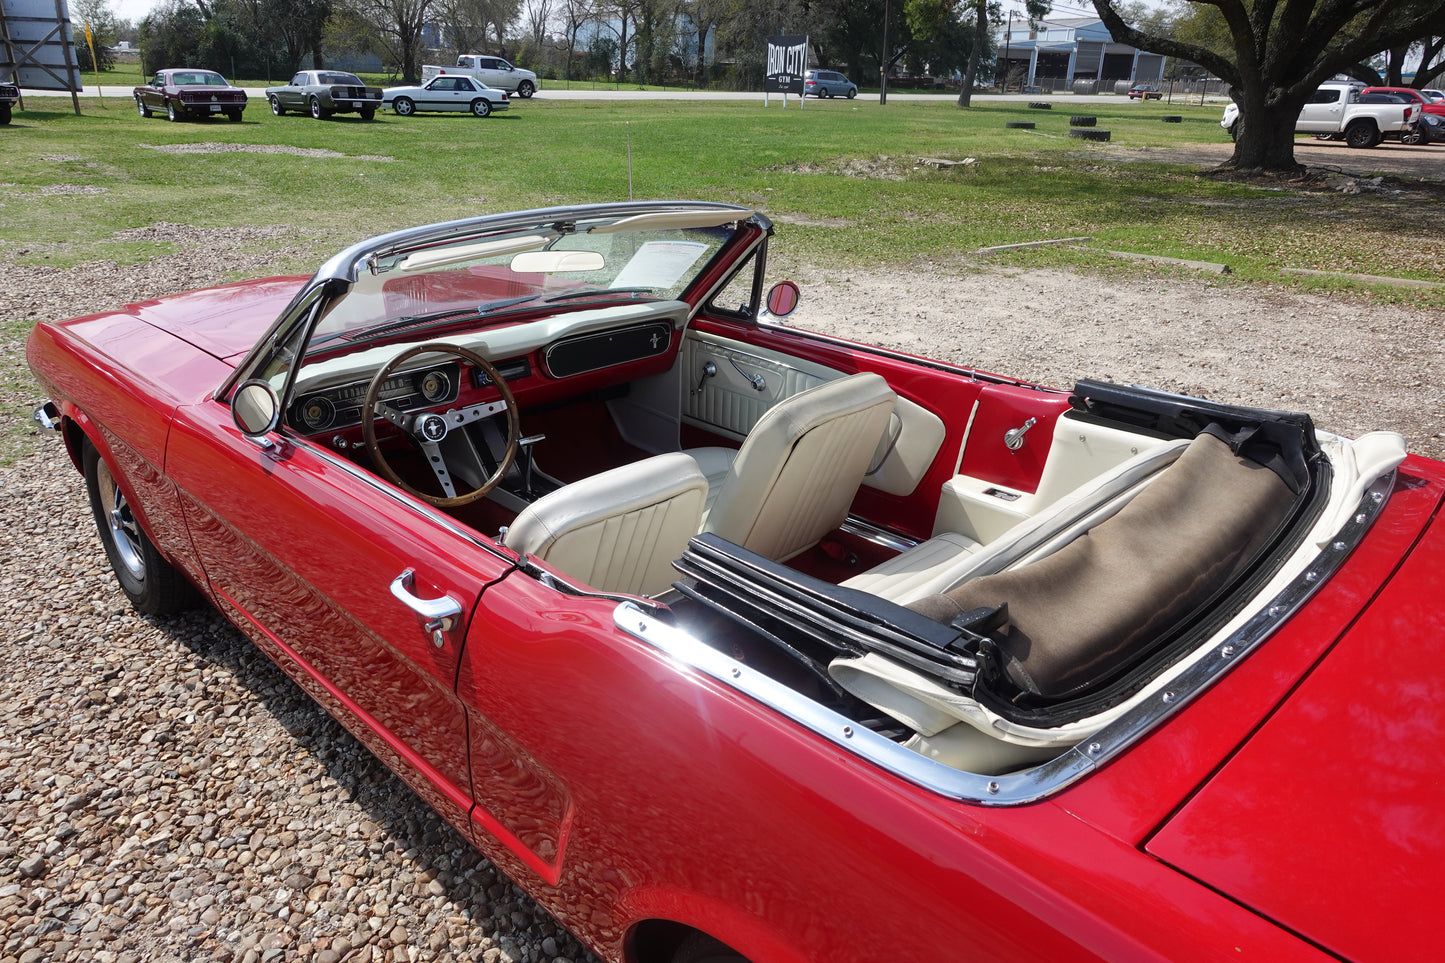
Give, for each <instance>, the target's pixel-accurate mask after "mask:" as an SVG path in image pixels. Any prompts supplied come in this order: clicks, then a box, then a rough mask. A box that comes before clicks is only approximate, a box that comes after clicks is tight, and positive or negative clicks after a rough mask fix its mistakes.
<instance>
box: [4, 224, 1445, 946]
mask: <svg viewBox="0 0 1445 963" xmlns="http://www.w3.org/2000/svg"><path fill="white" fill-rule="evenodd" d="M772 233H773V229H772V225H771V223H770V222H769V221H768V219H767V218H766V217H764V216H763V215H761V214H759V213H756V212H754V211H751V210H746V209H743V208H739V207H733V206H728V205H721V204H708V203H622V204H612V205H599V206H584V207H568V208H554V209H550V210H541V211H529V212H523V213H519V214H508V215H500V216H493V217H482V218H475V219H470V220H462V221H455V222H451V223H446V224H437V225H431V226H427V227H420V228H416V229H413V230H406V231H401V232H397V233H394V234H389V235H386V236H383V237H378V238H374V239H372V240H368V241H365V242H363V243H360V244H357V245H356V246H354V247H352V248H350V249H348V250H346V251H343V252H342V253H340V254H338V255H337V256H336V257H334V258H332V259H331V260H330V261H328V262H327V263H326V264H325V265H323V266H322V267H321V269H320V270H319V271H318V272H317V273H316V274H315V275H314V276H313V277H311V278H299V277H283V278H269V279H264V280H258V281H251V282H247V283H242V284H236V285H230V286H227V287H223V288H218V289H215V290H209V291H196V292H192V293H190V294H183V295H179V296H176V297H173V298H167V299H163V300H159V301H148V302H144V303H141V304H136V305H131V306H129V307H127V308H124V309H121V310H118V311H115V312H112V313H108V314H102V315H95V316H91V317H84V318H77V319H75V320H71V321H66V322H63V323H59V324H42V325H40V326H38V327H37V328H36V329H35V331H34V333H33V334H32V336H31V338H30V341H29V346H28V356H29V361H30V364H31V367H32V368H33V369H34V371H35V373H36V375H37V377H38V378H39V379H40V381H41V383H42V384H43V385H44V387H45V388H46V390H47V391H48V392H49V393H50V396H51V398H52V400H51V401H50V402H47V403H46V404H45V405H43V406H42V407H41V409H40V410H39V411H38V412H37V420H38V421H40V422H41V423H42V424H43V425H46V426H47V427H53V428H55V429H57V430H58V431H59V438H60V440H62V441H63V443H64V444H65V445H66V446H67V448H68V450H69V452H70V454H71V457H72V459H73V460H74V463H75V466H76V468H77V470H78V471H79V472H81V473H83V476H84V479H85V484H86V485H87V487H88V489H89V492H90V498H91V501H92V504H93V506H94V512H95V519H96V522H97V526H98V528H99V533H100V540H101V544H102V545H103V547H104V550H105V552H106V554H107V555H108V556H109V559H110V563H111V565H112V567H113V568H114V570H115V574H116V577H117V578H118V579H119V581H120V584H121V586H122V588H123V589H124V590H125V592H126V594H127V595H128V596H129V597H130V599H131V600H132V602H133V603H134V604H135V606H136V608H137V609H139V610H140V611H142V612H146V613H151V614H154V615H160V616H163V615H165V614H166V613H169V612H173V611H175V610H176V609H178V608H179V607H181V606H184V605H188V604H192V603H196V602H201V601H204V602H205V603H208V604H211V605H214V606H216V607H218V608H219V609H220V610H221V611H223V612H224V613H225V614H226V615H227V616H228V617H229V618H230V619H231V620H233V621H234V622H235V624H236V625H238V626H239V627H240V628H241V629H242V630H243V631H245V632H246V633H247V634H248V635H249V636H250V637H251V638H252V639H254V640H255V642H256V644H257V645H259V646H260V647H261V648H262V649H264V650H265V651H266V652H267V653H268V654H269V655H270V656H271V657H272V658H273V659H275V661H276V662H277V663H278V664H279V665H280V666H281V667H282V668H283V669H285V670H286V671H287V672H288V673H290V674H291V675H292V676H293V677H295V678H296V679H297V680H298V681H299V682H300V684H301V685H302V686H304V687H305V688H306V689H307V691H308V692H310V693H311V694H312V695H313V696H314V697H315V698H316V699H317V700H318V701H319V702H321V703H322V704H323V705H324V706H325V707H326V708H327V709H328V710H329V711H330V712H332V713H333V714H334V715H335V716H336V717H337V718H338V719H340V720H341V721H342V722H343V723H344V724H345V725H346V726H347V727H348V728H350V729H351V731H353V732H354V733H356V734H357V736H358V737H359V738H360V739H361V740H363V741H364V742H365V743H366V744H367V745H368V746H369V747H370V748H371V750H372V751H374V752H375V753H376V754H377V755H378V756H380V757H381V758H382V759H384V760H385V761H386V762H387V763H388V765H390V766H391V767H392V768H393V769H394V770H395V771H396V772H397V774H398V775H400V776H401V777H402V778H403V779H405V780H406V781H407V782H408V783H409V784H410V785H411V786H413V787H414V788H415V789H416V790H417V791H418V792H419V793H421V794H422V796H423V797H424V798H425V799H426V800H427V802H428V803H429V804H430V805H432V806H433V807H435V808H436V810H437V811H438V812H439V813H441V814H442V815H444V816H445V817H446V818H447V819H448V820H450V821H451V822H452V823H453V824H454V825H455V826H456V827H457V828H458V829H459V830H460V831H461V832H463V833H464V834H465V835H466V836H467V837H468V838H469V839H471V840H472V841H473V842H474V843H475V844H476V845H477V846H478V847H479V848H480V849H481V850H482V851H483V852H484V853H485V854H486V855H487V856H488V857H489V858H490V859H491V860H493V861H494V862H495V863H496V864H497V865H498V866H499V867H501V868H502V869H504V870H505V871H506V872H507V873H508V874H509V875H511V877H512V878H513V879H514V880H516V881H517V883H518V884H520V885H521V886H522V887H524V888H525V889H526V890H527V891H528V892H529V893H531V894H532V895H533V896H534V897H535V898H536V900H537V901H538V902H540V903H541V904H542V905H543V906H544V907H545V908H546V909H547V910H549V911H550V912H551V913H553V914H554V915H555V916H556V917H557V919H558V920H560V921H561V922H562V923H563V924H564V925H566V926H567V927H568V928H569V929H571V930H572V932H574V933H575V934H576V935H577V936H578V937H579V938H580V939H581V940H582V941H584V942H585V943H586V944H587V945H588V946H589V947H591V948H592V950H593V951H595V952H596V953H597V954H598V955H599V956H600V957H602V958H603V959H606V960H612V961H623V960H625V961H631V963H663V961H675V963H686V961H692V963H697V961H703V960H711V961H737V960H751V961H755V963H764V961H768V963H772V961H784V963H791V961H805V960H807V961H818V963H849V961H856V963H876V961H880V960H967V961H984V960H994V961H1019V960H1046V961H1058V960H1171V961H1177V960H1215V961H1226V960H1227V961H1231V963H1233V961H1268V963H1283V961H1291V960H1309V961H1338V960H1342V959H1347V960H1378V961H1389V963H1398V961H1400V960H1420V959H1427V958H1432V957H1433V956H1435V955H1437V953H1438V949H1437V944H1438V938H1437V934H1436V931H1435V930H1436V928H1435V925H1434V924H1432V923H1430V922H1429V920H1431V919H1434V907H1435V906H1436V903H1437V900H1438V894H1439V890H1440V886H1441V884H1442V883H1445V870H1442V867H1445V773H1442V762H1441V760H1442V758H1445V698H1442V695H1441V693H1442V692H1445V687H1442V683H1445V669H1442V667H1445V623H1442V617H1441V607H1440V602H1439V600H1440V598H1441V596H1442V594H1445V565H1442V564H1441V558H1442V553H1445V529H1442V528H1437V527H1435V524H1434V522H1435V519H1436V516H1437V514H1438V513H1439V511H1440V509H1441V502H1442V495H1445V467H1442V466H1441V465H1440V464H1437V463H1434V462H1431V461H1427V460H1424V459H1421V458H1419V457H1413V456H1410V457H1407V455H1406V453H1405V448H1404V443H1403V440H1402V439H1401V438H1400V436H1398V435H1395V434H1389V433H1376V434H1369V435H1365V436H1363V437H1360V438H1357V439H1354V440H1350V439H1346V438H1342V437H1339V436H1336V435H1333V434H1330V433H1328V432H1325V431H1321V430H1318V429H1316V428H1315V426H1314V425H1313V424H1312V423H1311V421H1310V419H1309V418H1308V417H1307V416H1305V415H1301V414H1293V413H1287V412H1278V411H1266V410H1258V409H1250V408H1241V407H1234V406H1230V405H1226V404H1220V403H1216V402H1210V401H1204V400H1198V399H1193V398H1187V397H1181V396H1177V395H1170V394H1165V393H1161V392H1156V391H1150V390H1147V389H1144V388H1137V387H1125V386H1120V385H1115V384H1109V383H1104V382H1097V381H1080V382H1079V383H1078V384H1077V385H1076V386H1075V387H1074V388H1073V389H1072V390H1070V391H1057V390H1053V389H1049V388H1043V387H1039V386H1036V385H1032V384H1026V383H1023V382H1020V381H1016V380H1014V379H1011V378H1007V377H1001V376H998V375H993V374H988V373H985V372H982V371H976V370H972V369H968V368H964V367H959V366H956V365H951V364H944V363H939V362H934V361H927V360H924V359H920V358H913V357H907V356H904V355H900V354H898V353H896V352H891V351H886V350H882V349H878V348H872V347H867V346H863V345H858V344H851V343H847V342H844V341H840V340H837V339H834V338H830V337H825V336H821V335H817V334H812V333H809V332H806V331H800V330H796V329H792V328H789V327H786V326H784V325H783V324H781V323H780V321H779V318H780V316H782V315H784V314H786V313H787V312H788V311H789V310H791V307H792V305H793V304H794V303H796V299H797V295H798V290H797V288H796V287H795V286H793V285H791V284H788V283H787V282H784V283H782V284H779V285H777V286H775V287H774V288H773V289H772V290H771V291H769V292H767V293H766V294H765V286H764V278H765V270H766V266H767V254H768V246H769V244H770V240H771V236H772Z"/></svg>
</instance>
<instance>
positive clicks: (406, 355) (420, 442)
mask: <svg viewBox="0 0 1445 963" xmlns="http://www.w3.org/2000/svg"><path fill="white" fill-rule="evenodd" d="M421 355H452V356H454V357H457V358H460V359H462V360H463V361H465V362H466V363H467V364H470V365H472V366H473V367H475V368H476V369H477V370H478V371H479V372H481V374H482V376H483V380H482V383H483V384H491V385H492V386H493V387H495V388H496V389H497V391H498V393H499V394H500V395H501V399H500V400H499V401H494V402H491V403H487V404H476V405H466V406H462V407H458V408H453V409H451V410H449V411H447V412H445V413H444V414H437V413H435V412H429V411H420V412H415V413H412V412H402V411H397V410H396V409H395V408H393V407H392V406H391V405H388V404H386V403H385V402H383V401H382V400H381V388H382V385H384V384H386V382H387V381H388V380H389V379H390V378H391V377H392V375H393V373H394V372H396V371H397V370H398V369H399V368H400V367H401V366H402V365H404V364H405V363H406V362H408V361H410V360H412V359H413V358H416V357H419V356H421ZM500 415H505V416H506V420H507V429H506V433H505V434H506V451H505V452H504V453H503V455H502V457H501V458H500V459H498V463H497V468H496V470H495V471H493V472H492V473H491V474H490V475H489V476H487V477H486V478H485V479H483V480H482V483H481V484H480V485H478V486H477V487H476V488H474V489H472V490H471V491H463V492H460V493H459V492H458V491H457V489H456V483H455V482H454V481H453V480H452V474H451V472H450V471H449V470H448V469H447V465H446V460H445V457H444V456H443V454H442V450H441V443H442V441H443V440H444V439H445V438H446V436H447V434H448V433H449V432H451V431H453V430H455V429H457V428H462V427H464V426H466V425H469V424H471V423H472V422H474V421H481V420H482V419H484V418H494V417H497V416H500ZM378 417H380V418H384V419H385V420H386V421H389V422H391V423H392V424H393V425H395V426H396V427H397V428H400V429H401V433H402V435H403V436H405V437H406V439H407V440H408V441H410V442H411V443H412V444H413V445H415V446H416V447H417V448H418V449H420V450H421V453H422V456H423V457H424V458H425V459H426V463H427V465H428V467H430V468H431V470H432V473H433V474H434V475H435V476H436V480H437V484H438V485H439V486H440V487H441V490H442V492H443V494H442V495H432V494H429V493H428V492H424V491H421V490H420V489H418V488H416V487H414V486H413V485H411V484H409V483H408V482H407V481H406V480H404V479H403V478H402V477H401V476H400V475H399V474H397V472H396V469H395V468H393V467H392V466H391V464H390V463H389V462H388V461H387V460H386V452H385V451H384V450H383V449H382V446H381V444H380V443H379V442H378V439H377V435H376V419H377V418H378ZM361 436H362V438H364V439H365V441H366V453H367V454H368V455H370V456H371V459H372V461H373V462H374V463H375V464H376V467H377V470H378V471H380V472H381V474H382V475H383V476H385V477H386V478H387V479H389V480H390V481H391V482H392V483H393V484H395V485H397V486H398V487H399V488H401V489H403V490H404V491H406V492H409V493H410V494H412V495H415V496H416V497H417V498H420V499H421V500H422V501H424V502H427V503H429V504H432V505H435V506H437V507H438V508H455V507H457V506H458V505H466V504H469V503H471V502H474V501H476V500H477V499H478V498H481V497H482V496H483V495H485V494H486V493H487V492H489V491H491V490H492V489H493V488H496V487H497V486H498V485H499V484H501V482H502V479H503V478H505V477H506V475H507V470H508V469H509V468H511V467H512V462H513V461H515V460H516V458H517V450H518V449H519V448H520V447H521V442H522V422H521V418H520V417H518V414H517V399H516V398H514V397H512V389H511V388H509V387H507V382H506V380H505V379H503V378H502V375H501V373H500V372H499V371H497V369H496V368H495V367H493V366H492V363H491V362H490V361H488V360H487V359H486V358H483V357H482V356H481V355H479V354H477V353H476V352H475V351H472V350H471V349H469V348H463V347H461V346H460V345H455V344H442V343H441V342H430V343H427V344H419V345H416V346H415V347H411V348H407V349H406V350H405V351H403V352H401V353H400V354H398V355H397V356H396V357H394V358H392V359H391V360H390V361H388V362H387V363H386V364H384V365H382V366H381V368H380V370H378V371H377V372H376V374H375V375H374V376H372V379H371V384H370V385H368V386H367V388H366V399H365V400H364V401H363V402H362V403H361Z"/></svg>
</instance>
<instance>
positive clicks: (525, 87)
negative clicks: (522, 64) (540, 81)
mask: <svg viewBox="0 0 1445 963" xmlns="http://www.w3.org/2000/svg"><path fill="white" fill-rule="evenodd" d="M536 92H537V85H536V84H534V83H532V82H531V81H530V80H524V81H522V82H521V83H520V84H518V85H517V96H518V97H521V98H522V99H523V100H526V99H527V98H529V97H531V96H532V95H533V94H535V93H536Z"/></svg>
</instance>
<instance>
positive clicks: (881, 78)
mask: <svg viewBox="0 0 1445 963" xmlns="http://www.w3.org/2000/svg"><path fill="white" fill-rule="evenodd" d="M886 103H888V0H883V58H882V60H881V61H880V62H879V64H878V106H880V107H881V106H883V105H884V104H886Z"/></svg>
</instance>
